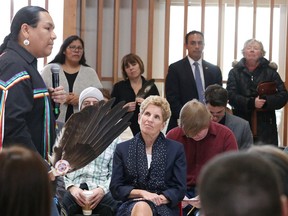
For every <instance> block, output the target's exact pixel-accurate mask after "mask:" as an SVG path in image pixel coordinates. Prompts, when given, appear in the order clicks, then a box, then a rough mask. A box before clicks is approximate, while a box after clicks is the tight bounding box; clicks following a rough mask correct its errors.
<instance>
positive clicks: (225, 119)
mask: <svg viewBox="0 0 288 216" xmlns="http://www.w3.org/2000/svg"><path fill="white" fill-rule="evenodd" d="M205 102H206V107H207V109H208V110H209V111H210V113H211V115H212V120H213V121H214V122H218V123H220V124H222V125H225V126H226V127H228V128H229V129H230V130H231V131H232V132H233V133H234V136H235V138H236V140H237V144H238V149H247V148H249V147H250V146H251V145H252V144H253V136H252V132H251V129H250V125H249V122H248V121H246V120H244V119H242V118H240V117H238V116H235V115H231V114H230V113H229V112H226V110H227V108H226V107H227V103H228V92H227V90H226V89H224V88H223V87H222V86H220V85H218V84H213V85H210V86H208V87H207V88H206V90H205Z"/></svg>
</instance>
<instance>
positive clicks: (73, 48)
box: [68, 46, 83, 52]
mask: <svg viewBox="0 0 288 216" xmlns="http://www.w3.org/2000/svg"><path fill="white" fill-rule="evenodd" d="M68 48H69V49H70V50H72V51H73V52H75V51H76V50H79V51H80V52H82V51H83V47H82V46H68Z"/></svg>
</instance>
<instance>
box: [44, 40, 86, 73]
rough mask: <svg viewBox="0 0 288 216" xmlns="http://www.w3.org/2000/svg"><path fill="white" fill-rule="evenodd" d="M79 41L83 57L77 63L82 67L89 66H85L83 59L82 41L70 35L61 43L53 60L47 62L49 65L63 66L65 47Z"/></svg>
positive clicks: (84, 59)
mask: <svg viewBox="0 0 288 216" xmlns="http://www.w3.org/2000/svg"><path fill="white" fill-rule="evenodd" d="M76 40H79V41H80V42H81V44H82V47H83V55H82V57H81V59H80V61H79V64H81V65H84V66H88V67H90V66H89V65H87V64H86V58H85V49H84V41H83V40H82V38H80V37H79V36H78V35H71V36H69V37H68V38H66V39H65V40H64V42H63V44H62V45H61V47H60V50H59V52H58V53H57V55H56V56H55V58H54V59H53V60H52V61H51V62H49V64H50V63H60V64H64V63H65V59H66V56H65V54H64V52H65V50H66V49H67V47H68V46H69V45H70V44H71V43H72V42H73V41H76Z"/></svg>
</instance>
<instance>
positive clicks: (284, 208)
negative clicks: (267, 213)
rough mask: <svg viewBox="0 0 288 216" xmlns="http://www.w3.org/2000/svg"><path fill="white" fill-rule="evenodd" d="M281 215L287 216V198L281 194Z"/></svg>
mask: <svg viewBox="0 0 288 216" xmlns="http://www.w3.org/2000/svg"><path fill="white" fill-rule="evenodd" d="M280 200H281V207H282V210H281V211H282V216H288V199H287V197H286V196H285V195H281V197H280Z"/></svg>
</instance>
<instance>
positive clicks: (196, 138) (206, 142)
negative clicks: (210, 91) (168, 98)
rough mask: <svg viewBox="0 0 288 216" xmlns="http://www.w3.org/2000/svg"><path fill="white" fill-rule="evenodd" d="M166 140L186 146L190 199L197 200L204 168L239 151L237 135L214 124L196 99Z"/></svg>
mask: <svg viewBox="0 0 288 216" xmlns="http://www.w3.org/2000/svg"><path fill="white" fill-rule="evenodd" d="M166 137H167V138H169V139H172V140H176V141H178V142H180V143H182V144H183V145H184V150H185V155H186V160H187V191H186V198H193V197H195V196H196V192H195V187H196V183H197V178H198V176H199V174H200V171H201V169H202V167H203V165H204V164H206V163H207V162H208V161H209V160H210V159H211V158H213V157H214V156H215V155H218V154H221V153H223V152H226V151H232V150H234V151H237V150H238V146H237V141H236V138H235V136H234V134H233V132H232V131H231V130H230V129H229V128H227V127H226V126H224V125H221V124H219V123H217V122H213V121H212V118H211V114H210V112H209V111H208V109H207V108H206V107H205V105H204V104H202V103H200V102H199V101H198V100H196V99H193V100H191V101H188V102H187V103H186V104H185V105H184V106H183V108H182V109H181V111H180V122H179V127H176V128H174V129H172V130H170V131H169V132H168V134H167V136H166ZM187 208H188V207H187ZM187 211H188V210H186V212H187ZM184 212H185V210H184Z"/></svg>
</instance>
